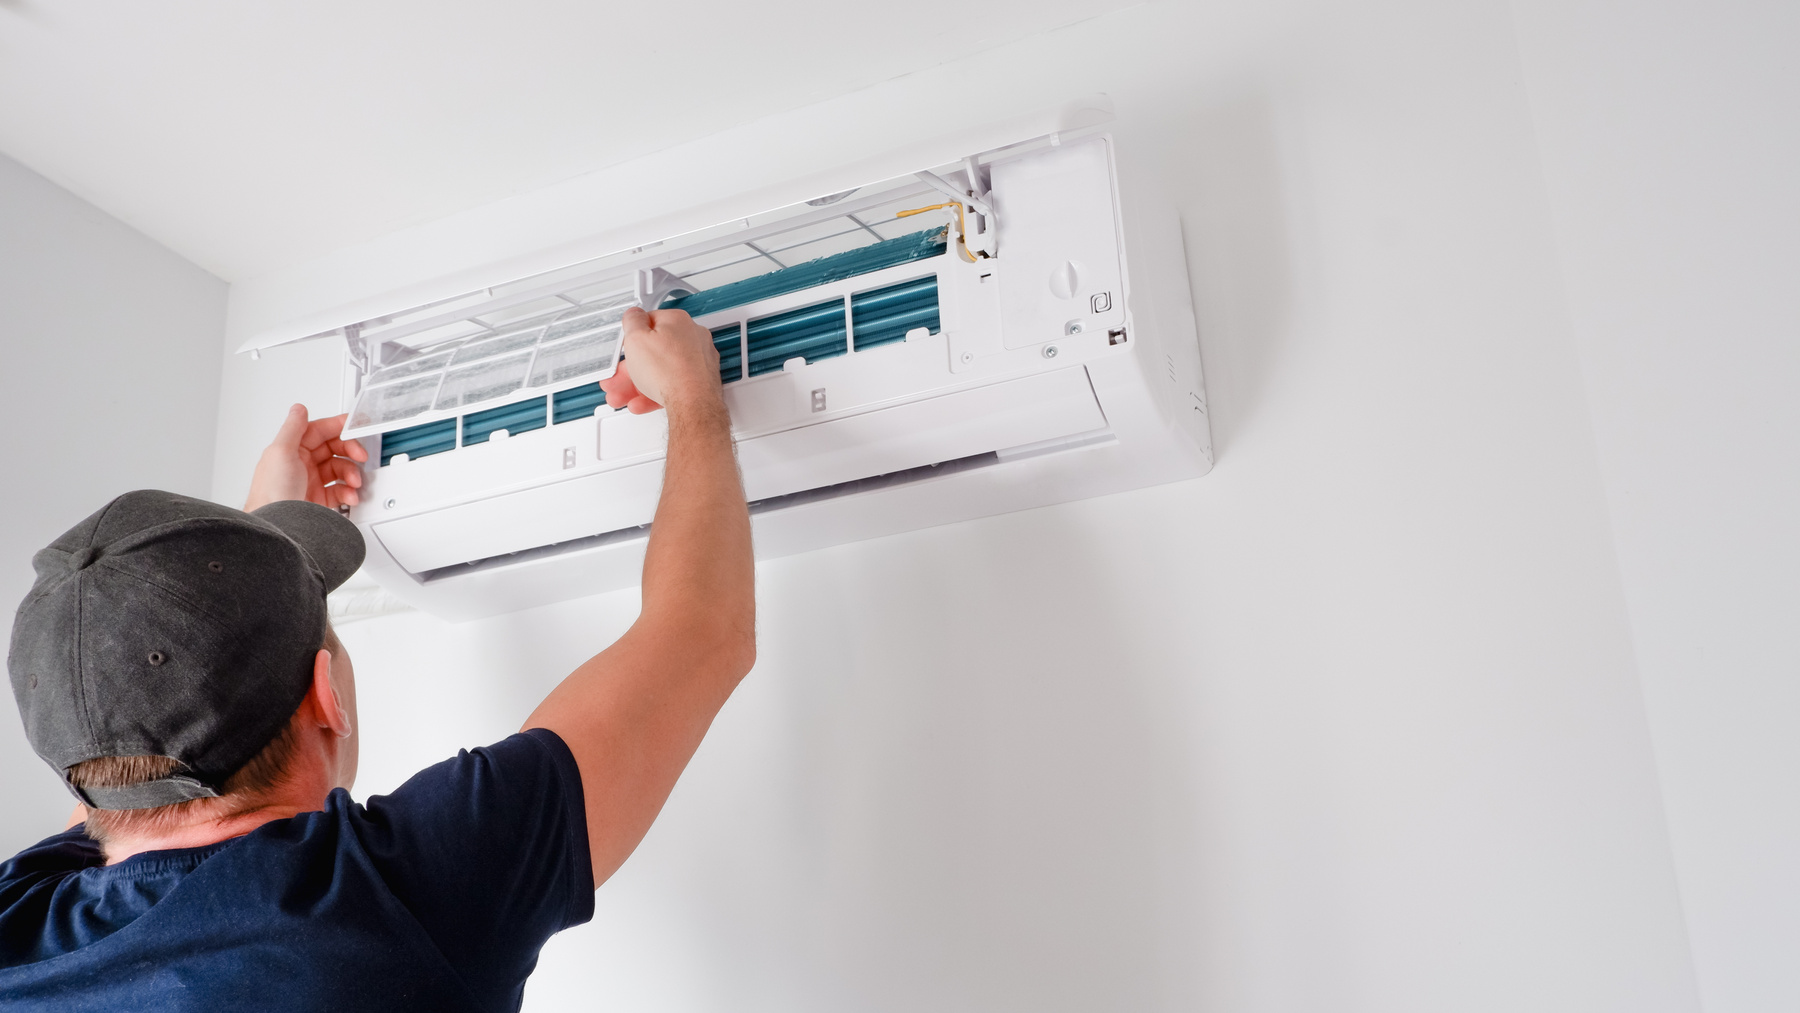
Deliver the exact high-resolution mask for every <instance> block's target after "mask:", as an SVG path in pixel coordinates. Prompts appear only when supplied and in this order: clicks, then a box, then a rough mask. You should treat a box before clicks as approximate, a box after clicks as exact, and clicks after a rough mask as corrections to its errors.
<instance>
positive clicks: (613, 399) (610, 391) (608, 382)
mask: <svg viewBox="0 0 1800 1013" xmlns="http://www.w3.org/2000/svg"><path fill="white" fill-rule="evenodd" d="M640 312H641V311H640ZM600 389H601V390H603V391H605V392H606V405H607V407H609V408H623V407H625V406H626V405H628V404H630V403H631V399H632V398H634V397H637V396H638V389H637V384H635V383H632V382H631V369H630V367H629V366H627V365H626V364H625V363H623V362H621V363H619V369H618V372H616V373H614V374H613V375H611V376H609V377H607V378H606V379H604V380H601V381H600Z"/></svg>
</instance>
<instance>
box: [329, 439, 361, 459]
mask: <svg viewBox="0 0 1800 1013" xmlns="http://www.w3.org/2000/svg"><path fill="white" fill-rule="evenodd" d="M331 450H332V453H334V454H336V455H338V456H339V457H348V458H349V459H350V460H352V461H367V460H368V459H369V452H368V450H366V449H364V448H363V445H362V441H361V440H332V441H331Z"/></svg>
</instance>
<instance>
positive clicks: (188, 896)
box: [0, 729, 594, 1011]
mask: <svg viewBox="0 0 1800 1013" xmlns="http://www.w3.org/2000/svg"><path fill="white" fill-rule="evenodd" d="M103 861H104V859H103V857H102V855H101V853H100V847H99V845H98V844H96V843H95V842H94V841H93V840H91V839H90V838H88V836H87V835H86V834H84V833H83V832H82V831H81V828H79V827H77V828H76V829H74V830H71V831H68V832H66V833H62V834H58V835H56V836H55V837H51V838H49V839H48V840H45V841H43V842H42V843H40V844H37V845H35V846H33V847H31V848H27V849H26V850H25V851H22V852H20V853H19V854H18V855H16V856H14V858H13V859H12V860H11V861H9V862H7V863H6V864H5V865H0V1007H3V1008H5V1009H6V1010H14V1009H19V1010H38V1009H43V1010H60V1011H73V1010H108V1011H111V1010H146V1009H156V1010H221V1009H255V1010H364V1009H368V1010H375V1009H379V1010H415V1009H416V1010H444V1011H452V1010H454V1011H461V1010H483V1011H487V1010H516V1009H518V1008H519V1003H520V1001H521V1000H522V999H523V997H524V988H525V978H526V976H527V975H529V974H530V973H531V971H532V968H534V967H535V966H537V957H538V950H539V949H540V948H541V947H542V946H543V945H544V941H545V940H547V939H549V938H550V936H551V935H552V934H554V933H556V932H558V931H559V930H561V929H565V928H568V927H569V926H571V925H579V924H581V923H582V922H585V921H587V920H588V919H589V918H591V917H593V913H594V876H593V868H592V866H591V864H590V860H589V858H588V841H587V815H586V812H585V810H584V809H583V807H582V797H581V773H580V771H578V770H577V769H576V767H575V758H574V757H573V756H571V755H570V753H569V749H568V747H567V746H565V745H564V744H563V741H562V739H560V738H558V737H557V736H556V734H555V733H553V732H549V731H546V730H543V729H534V730H532V731H529V732H523V733H521V734H518V735H514V736H512V737H510V738H508V739H505V740H504V741H502V742H499V743H496V744H494V745H492V746H488V747H487V748H485V749H476V750H474V751H472V752H464V753H459V754H458V755H457V757H456V758H455V759H453V760H446V761H444V762H443V763H440V764H438V765H436V766H434V767H431V768H429V769H426V770H424V771H421V772H420V773H419V774H417V775H415V776H414V777H413V778H412V779H411V780H409V781H407V782H406V783H405V784H403V785H401V786H400V788H399V790H398V791H395V792H394V793H393V794H392V795H376V796H374V797H373V798H371V799H369V804H368V805H367V806H361V805H357V804H356V803H355V802H352V801H351V800H350V796H349V794H348V793H346V792H345V791H343V790H342V789H338V790H336V791H333V792H332V793H331V796H330V798H329V799H328V800H327V801H326V803H325V809H324V811H322V812H311V813H302V814H300V815H299V816H295V817H293V818H292V819H285V820H276V821H274V822H272V823H266V824H264V825H263V826H260V827H258V828H256V829H255V830H254V831H251V832H250V833H248V834H246V835H244V836H242V837H237V838H233V839H232V840H229V841H222V842H220V843H218V844H211V845H207V846H206V847H201V848H182V849H178V850H173V851H151V852H145V853H143V854H139V855H133V856H132V857H130V858H128V859H126V860H124V861H123V862H120V863H119V864H117V865H112V866H105V865H102V864H101V863H102V862H103Z"/></svg>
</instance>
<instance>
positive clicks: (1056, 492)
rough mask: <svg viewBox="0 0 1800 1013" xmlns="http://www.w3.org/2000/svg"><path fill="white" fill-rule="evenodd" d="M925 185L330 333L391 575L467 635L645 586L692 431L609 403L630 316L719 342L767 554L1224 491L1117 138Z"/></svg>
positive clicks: (747, 224)
mask: <svg viewBox="0 0 1800 1013" xmlns="http://www.w3.org/2000/svg"><path fill="white" fill-rule="evenodd" d="M917 169H918V171H917V172H916V173H914V174H909V175H907V176H905V177H902V178H897V179H886V180H878V181H874V182H871V183H869V184H867V185H864V186H861V187H858V188H856V189H854V190H850V191H847V192H843V193H834V194H831V195H829V196H825V197H820V198H818V199H815V200H811V201H807V202H805V203H803V204H799V205H795V206H793V207H785V208H780V209H778V210H774V211H765V212H761V213H756V214H752V215H750V216H749V217H745V218H739V219H736V220H733V221H730V222H726V223H724V224H721V225H718V226H715V227H713V228H709V229H704V230H701V231H699V232H690V233H688V234H685V235H680V236H671V237H668V238H667V239H665V240H663V241H662V242H659V243H653V244H651V245H649V246H642V247H638V248H636V249H633V250H629V251H622V252H619V253H617V254H614V255H611V256H608V257H603V258H600V259H597V260H589V261H586V262H583V263H580V264H575V265H572V266H570V267H568V268H565V269H562V270H558V271H553V272H550V273H547V274H539V275H536V276H533V277H530V278H524V279H520V280H518V281H516V282H513V283H510V284H506V285H501V286H496V287H490V288H486V289H483V290H481V291H479V292H477V293H474V294H471V295H469V296H466V297H463V298H458V299H452V300H448V301H442V302H437V303H434V304H432V305H428V306H422V307H418V308H415V309H412V310H408V311H406V312H399V313H391V314H385V315H383V316H381V317H379V318H377V319H375V320H367V321H362V322H359V323H353V324H349V325H347V326H345V327H342V328H340V329H339V330H338V331H336V332H333V333H341V334H342V335H343V336H344V337H345V338H347V339H348V344H349V348H350V353H349V355H348V357H347V362H348V367H347V369H348V376H347V378H346V382H345V383H346V396H347V398H348V399H349V401H350V403H351V407H350V409H349V410H350V419H349V429H348V434H349V435H351V436H354V437H358V438H360V439H362V440H363V442H364V445H365V446H366V447H367V449H368V451H369V464H368V466H367V468H366V470H365V484H364V495H363V502H362V504H361V505H360V506H358V507H357V508H355V509H354V510H353V511H352V512H351V518H352V520H354V521H355V522H356V523H357V525H358V526H359V527H360V528H361V529H362V531H363V533H364V536H365V537H366V538H367V540H368V547H369V555H368V563H367V569H368V571H369V572H370V573H371V574H372V575H373V576H374V578H375V579H376V580H378V581H379V582H380V583H381V584H382V585H383V586H385V587H386V588H387V589H388V590H390V591H391V592H392V593H393V594H394V595H396V596H397V597H399V598H401V599H402V600H404V601H406V602H408V603H410V604H412V605H414V606H416V607H418V608H420V609H423V610H425V611H428V612H431V613H434V614H437V615H440V616H444V617H447V618H452V619H462V618H469V617H475V616H482V615H489V614H494V613H499V612H505V611H510V610H514V609H519V608H525V607H528V606H533V605H539V604H543V603H546V602H550V601H556V600H560V599H565V598H570V597H574V596H578V595H585V594H593V593H596V592H600V591H605V590H610V589H614V588H619V587H625V586H630V585H632V584H634V583H636V582H637V580H638V579H639V574H640V570H641V567H642V562H643V551H644V545H645V540H646V538H647V536H648V528H647V526H648V525H649V523H650V521H651V519H652V515H653V514H654V512H655V507H656V502H657V496H658V493H659V491H660V489H661V485H662V460H663V454H664V450H665V440H666V434H667V429H666V425H667V420H666V416H665V415H664V414H663V413H661V412H657V413H653V414H648V415H632V414H629V413H627V412H614V411H612V410H610V409H608V408H607V407H606V404H605V400H604V397H603V395H602V394H601V392H600V388H599V385H598V381H599V380H600V379H601V378H603V377H605V376H607V375H610V374H611V372H612V370H613V368H614V365H615V361H616V358H617V356H618V354H619V337H620V333H619V321H620V317H621V316H622V314H623V313H624V310H625V308H626V307H628V306H632V305H645V306H665V307H679V308H682V309H685V310H687V311H688V312H689V313H691V314H693V316H694V318H695V319H696V320H698V321H699V322H700V323H701V324H703V325H704V326H706V327H707V328H709V329H710V330H711V331H712V334H713V340H714V342H715V344H716V345H717V346H718V349H719V361H720V373H721V379H722V380H723V381H724V383H725V388H724V389H725V398H726V402H727V405H728V407H729V408H730V411H731V418H732V426H733V430H734V432H735V435H736V437H737V444H738V459H739V461H740V463H741V465H742V468H743V476H744V486H745V491H746V494H747V495H748V497H749V499H750V501H751V511H752V524H753V529H754V533H755V543H756V553H757V556H758V557H759V558H769V557H774V556H781V555H784V554H788V553H794V552H800V551H804V550H808V549H813V548H818V547H821V546H826V545H832V544H835V543H840V542H845V541H851V540H855V539H861V538H870V537H875V536H879V535H886V534H891V533H895V532H900V531H905V530H908V529H914V528H922V527H928V526H931V525H937V524H944V523H948V522H952V521H958V520H964V519H967V518H972V517H980V516H984V515H990V514H997V513H1002V512H1006V511H1012V510H1019V509H1023V508H1027V507H1033V506H1039V505H1043V504H1047V503H1055V502H1061V501H1067V500H1073V499H1079V498H1083V497H1089V496H1096V495H1101V494H1105V493H1112V492H1117V491H1121V490H1125V489H1132V488H1138V487H1142V486H1147V485H1153V484H1157V483H1162V482H1169V481H1174V480H1177V479H1184V478H1191V477H1194V476H1198V475H1201V474H1204V473H1205V472H1206V471H1207V470H1208V469H1209V468H1210V467H1211V463H1212V452H1211V443H1210V438H1209V435H1208V427H1207V418H1206V402H1205V394H1204V390H1203V388H1202V385H1201V375H1200V358H1199V349H1198V346H1197V342H1196V338H1195V333H1194V320H1193V313H1192V309H1191V306H1190V303H1189V295H1188V285H1187V269H1186V264H1185V262H1184V258H1183V253H1182V243H1181V236H1180V232H1179V227H1178V223H1177V221H1176V219H1175V216H1174V213H1173V211H1172V209H1170V208H1167V207H1163V206H1159V205H1157V204H1154V203H1153V202H1152V198H1151V197H1150V196H1149V195H1148V194H1136V193H1130V192H1121V189H1120V186H1119V182H1118V175H1117V172H1116V170H1115V167H1114V158H1113V150H1112V140H1111V138H1110V137H1108V136H1106V135H1103V134H1090V135H1088V136H1085V137H1080V138H1074V139H1071V138H1070V137H1068V136H1066V135H1065V136H1050V137H1044V138H1038V139H1036V140H1032V141H1027V142H1023V143H1019V144H1013V145H1009V146H1007V147H1005V148H1002V149H998V150H992V151H985V152H980V153H976V154H972V155H970V156H969V157H967V158H964V159H963V160H962V161H961V162H960V163H958V164H954V165H930V166H918V167H917Z"/></svg>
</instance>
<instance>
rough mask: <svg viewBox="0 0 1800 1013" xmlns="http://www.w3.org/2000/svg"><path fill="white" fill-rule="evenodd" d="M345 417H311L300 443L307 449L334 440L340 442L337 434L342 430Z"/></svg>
mask: <svg viewBox="0 0 1800 1013" xmlns="http://www.w3.org/2000/svg"><path fill="white" fill-rule="evenodd" d="M345 417H346V416H343V415H333V416H331V417H330V418H324V419H313V420H312V421H311V422H310V423H308V424H307V426H306V436H305V437H304V438H302V439H301V441H300V445H301V446H303V447H305V448H306V449H308V450H313V449H316V448H318V447H323V446H325V445H326V444H328V443H332V442H334V441H335V442H342V441H339V440H338V434H340V433H342V432H343V431H344V419H345Z"/></svg>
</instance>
